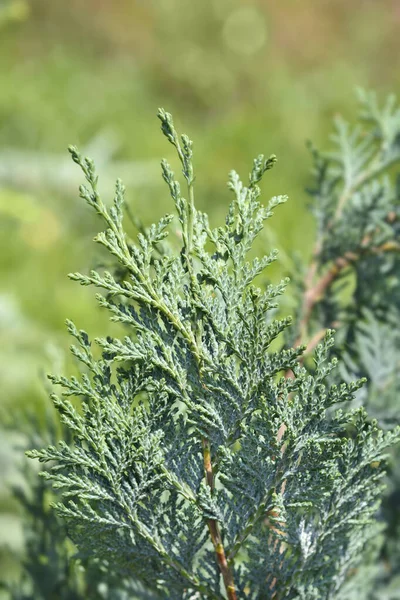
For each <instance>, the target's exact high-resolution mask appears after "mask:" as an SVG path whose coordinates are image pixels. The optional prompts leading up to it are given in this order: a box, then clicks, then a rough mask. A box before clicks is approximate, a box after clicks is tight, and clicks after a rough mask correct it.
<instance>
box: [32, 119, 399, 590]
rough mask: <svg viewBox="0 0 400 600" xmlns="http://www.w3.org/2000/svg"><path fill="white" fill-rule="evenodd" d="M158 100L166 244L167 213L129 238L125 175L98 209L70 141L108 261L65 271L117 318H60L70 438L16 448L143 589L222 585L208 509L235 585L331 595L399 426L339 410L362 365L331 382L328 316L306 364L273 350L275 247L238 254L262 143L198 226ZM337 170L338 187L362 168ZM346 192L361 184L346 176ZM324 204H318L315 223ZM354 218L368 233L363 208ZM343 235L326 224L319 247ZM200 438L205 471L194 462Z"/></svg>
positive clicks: (84, 164)
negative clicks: (91, 324) (110, 331)
mask: <svg viewBox="0 0 400 600" xmlns="http://www.w3.org/2000/svg"><path fill="white" fill-rule="evenodd" d="M159 117H160V120H161V124H162V131H163V133H164V134H165V136H166V137H167V139H168V140H169V141H170V142H171V143H172V144H173V145H174V146H175V148H176V150H177V153H178V157H179V159H180V162H181V166H182V172H183V177H184V180H185V182H186V187H187V194H186V193H185V197H184V196H183V195H182V192H181V188H180V185H179V183H178V182H177V181H176V179H175V176H174V173H173V172H172V170H171V167H170V166H169V164H168V163H167V162H166V161H163V162H162V175H163V177H164V179H165V181H166V183H167V185H168V187H169V190H170V193H171V196H172V198H173V201H174V204H175V210H176V214H177V217H178V221H179V224H180V239H181V247H180V248H175V246H174V244H169V243H168V240H167V239H166V238H167V236H168V233H169V230H170V225H171V222H172V219H173V217H172V216H171V215H167V216H165V217H163V218H161V219H160V221H159V222H158V223H157V224H155V225H153V226H152V227H150V228H149V229H148V230H144V231H140V232H139V233H138V235H137V240H136V241H133V240H131V239H130V238H129V237H128V236H127V234H126V232H125V229H124V225H123V201H124V188H123V186H122V184H121V182H119V181H118V182H117V186H116V193H115V199H114V203H113V205H112V206H111V207H110V208H107V206H106V205H105V204H104V203H103V201H102V199H101V198H100V196H99V193H98V188H97V183H98V178H97V174H96V171H95V167H94V164H93V162H92V161H91V160H89V159H87V158H83V157H82V156H81V155H80V154H79V152H78V151H77V150H76V148H71V155H72V158H73V160H74V161H75V162H76V163H77V164H78V165H79V166H80V167H81V168H82V171H83V173H84V175H85V177H86V180H87V186H82V187H81V188H80V194H81V196H82V198H84V199H85V200H86V202H87V203H88V204H89V206H91V207H92V208H94V210H95V211H96V212H97V213H98V214H99V216H100V217H101V219H102V221H103V224H104V226H105V231H103V232H102V233H99V234H98V236H97V237H96V241H97V242H99V243H100V244H101V245H102V246H104V247H105V248H106V249H107V250H108V252H110V253H111V254H112V255H113V257H114V259H116V261H117V262H118V265H119V269H118V270H116V271H115V272H114V273H110V272H97V271H92V272H90V273H89V274H88V275H81V274H79V273H74V274H72V275H71V278H72V279H73V280H75V281H78V282H79V283H80V284H82V285H85V286H86V285H93V286H95V287H96V288H98V289H99V290H101V291H102V294H101V295H100V294H98V295H97V299H98V301H99V303H100V305H101V306H102V307H103V308H105V309H106V310H108V311H109V312H110V315H111V319H112V320H113V321H116V322H117V323H122V324H123V325H124V326H125V328H126V335H125V336H122V337H115V338H106V339H104V338H99V339H96V340H95V344H92V342H91V341H90V340H89V338H88V336H87V334H86V333H85V332H84V331H80V330H78V329H77V328H76V327H75V325H74V324H72V323H71V322H68V328H69V331H70V333H71V335H72V336H73V337H74V338H75V342H74V344H75V345H74V346H72V352H73V354H74V355H75V356H76V357H77V359H78V360H79V362H80V363H81V373H80V375H79V377H71V378H69V379H67V378H65V377H62V376H52V377H51V379H52V381H53V383H54V384H56V385H57V386H60V387H61V389H62V393H61V394H60V395H59V396H55V395H54V396H53V402H54V405H55V407H56V408H57V410H58V411H59V413H60V415H61V419H62V421H63V423H64V425H65V427H66V429H67V430H68V431H69V432H70V434H72V441H70V442H68V443H67V442H66V441H61V442H60V443H58V444H57V445H50V446H48V447H47V448H45V449H42V450H33V451H31V452H30V453H29V455H30V456H31V457H34V458H38V459H39V460H40V461H43V462H49V463H50V465H49V469H48V471H46V472H45V473H44V476H45V477H46V479H48V480H50V481H51V482H52V484H53V486H54V487H55V488H56V489H58V490H60V493H61V499H60V501H59V502H57V504H56V508H57V512H58V514H59V515H60V516H61V517H63V518H64V519H65V520H66V522H67V527H68V531H69V533H70V535H71V537H72V539H73V540H74V541H75V543H76V544H77V546H78V548H79V550H80V553H81V555H83V556H85V555H86V556H92V557H96V559H98V560H99V561H107V564H108V565H110V571H111V572H114V573H119V574H120V575H121V576H124V577H125V578H128V580H129V579H130V580H131V581H133V582H139V583H140V584H141V585H142V586H143V587H144V589H145V590H147V592H146V593H149V594H150V597H152V598H171V599H179V598H182V599H187V600H189V599H194V598H213V599H217V598H225V597H226V594H227V592H226V591H225V590H224V585H223V581H222V576H221V573H220V571H219V568H218V565H217V561H216V557H215V551H214V547H213V544H212V543H211V539H210V535H209V525H210V523H214V524H215V523H217V524H218V527H219V529H220V531H221V536H222V541H223V545H224V551H225V555H226V559H227V562H228V567H229V569H230V571H231V573H232V576H233V579H234V582H235V586H236V593H237V597H238V598H247V599H249V600H250V599H251V600H256V599H258V600H264V599H266V598H277V599H295V598H296V599H300V598H301V599H307V600H308V599H310V598H324V599H325V598H326V599H334V598H340V597H341V589H342V586H343V584H344V583H345V582H346V580H347V579H348V577H349V575H350V574H351V573H352V572H353V571H354V569H355V568H356V567H357V566H358V565H359V564H360V563H361V562H362V560H363V555H364V551H367V550H368V548H369V540H371V538H373V536H375V535H376V531H377V527H378V528H379V525H377V522H376V520H375V518H376V512H377V510H378V508H379V503H380V498H381V495H382V477H383V475H384V473H385V460H386V453H387V449H388V447H390V446H391V445H392V444H393V443H394V442H395V441H396V440H397V439H398V438H399V432H398V431H395V432H391V431H383V430H382V429H380V427H379V426H378V424H377V422H376V421H371V420H370V419H369V418H368V416H367V414H366V412H365V410H364V409H363V408H354V409H351V410H350V409H348V403H349V402H350V401H352V400H353V398H354V395H355V393H356V392H357V390H359V388H360V386H361V385H362V383H363V381H362V380H359V381H357V382H356V383H351V382H350V383H340V384H338V385H336V384H332V383H330V381H331V379H332V377H333V375H332V371H333V370H334V369H335V367H336V359H333V360H330V359H328V355H329V354H330V352H331V348H332V345H333V335H332V332H331V331H330V330H328V331H327V332H326V335H325V338H324V341H323V342H322V343H321V344H320V345H319V346H318V347H317V349H316V351H315V356H314V362H315V367H314V369H313V370H312V372H310V370H309V369H306V368H305V367H303V366H301V364H300V363H299V358H300V357H301V355H302V352H303V350H304V348H303V347H302V346H299V347H297V348H287V349H281V350H272V349H271V343H272V342H273V341H274V340H275V339H276V338H277V336H279V334H280V333H282V332H283V331H284V330H285V329H286V328H287V327H288V325H289V324H290V319H288V318H283V319H281V320H277V319H276V318H275V316H274V315H275V314H276V307H277V302H278V298H279V296H280V295H281V294H282V293H283V291H284V289H285V286H286V283H287V282H286V281H282V282H281V283H279V284H277V285H272V284H271V285H269V286H268V287H266V288H265V289H260V288H259V287H257V286H256V285H255V283H254V280H255V278H256V277H257V276H258V275H260V274H262V273H263V272H264V269H265V268H266V267H267V266H268V265H269V264H270V263H271V262H272V261H274V260H275V257H276V255H275V252H271V253H269V254H267V255H266V256H264V257H262V258H252V255H251V254H250V253H251V249H252V247H253V243H254V240H255V239H256V237H257V236H258V234H259V233H260V232H261V230H262V228H263V225H264V222H265V221H266V220H267V219H269V218H270V217H271V215H272V211H273V209H274V208H275V207H276V206H278V205H279V204H280V203H282V202H283V201H284V200H285V198H284V197H276V198H273V199H272V200H271V201H270V202H269V203H268V205H267V207H264V206H263V205H262V204H261V203H260V201H259V196H260V188H259V187H258V184H259V183H260V181H261V178H262V176H263V174H264V173H265V171H267V170H268V169H270V168H271V167H272V166H273V164H274V162H275V158H274V157H270V158H268V159H264V157H262V156H259V157H258V158H257V159H256V160H255V161H254V165H253V169H252V171H251V173H250V177H249V182H248V184H247V185H243V183H242V182H241V181H240V179H239V176H238V175H237V174H236V173H235V172H232V173H231V174H230V177H229V188H230V189H231V191H232V194H233V201H232V203H231V205H230V206H229V209H228V213H227V217H226V221H225V224H224V225H223V226H221V227H218V228H216V229H211V227H210V225H209V222H208V219H207V216H206V215H205V214H202V213H200V212H199V211H198V210H197V209H196V208H195V204H194V173H193V163H192V153H193V150H192V142H191V141H190V140H189V138H187V136H181V137H179V136H178V134H177V133H176V130H175V128H174V125H173V122H172V118H171V116H170V115H169V114H168V113H166V112H165V111H162V110H161V111H160V113H159ZM350 151H351V148H350V149H349V152H350ZM357 152H358V151H357ZM359 155H360V158H359V162H360V165H361V164H364V163H363V160H364V158H363V154H362V153H359ZM366 156H367V157H368V159H369V155H366ZM365 160H366V159H365ZM321 168H322V167H321ZM345 168H346V169H347V168H348V167H345ZM360 168H361V167H360ZM346 172H347V171H346ZM346 177H347V179H346V181H345V185H346V186H347V187H345V189H346V190H347V189H350V188H349V187H348V186H349V185H351V183H349V182H351V181H353V179H354V178H357V177H360V175H359V171H357V170H356V167H354V169H353V171H350V170H349V172H348V175H347V176H346ZM371 185H373V183H371ZM385 189H386V188H385ZM346 193H348V192H346ZM390 193H391V192H390ZM388 194H389V192H388ZM320 196H321V198H322V197H323V193H322V192H320ZM368 198H369V196H368ZM357 202H358V203H359V204H360V206H361V205H362V206H364V203H365V202H367V203H368V199H366V198H364V195H363V194H362V193H360V195H359V198H358V200H357ZM323 208H324V211H325V212H327V209H326V210H325V208H326V207H323ZM329 210H330V209H329ZM340 210H342V208H341V209H340ZM343 210H345V208H343ZM360 210H361V209H360ZM376 214H377V215H378V216H377V218H379V219H380V221H379V222H381V220H382V219H381V216H380V212H379V210H378V209H377V211H376ZM333 216H334V215H333ZM331 218H332V214H330V213H329V211H328V215H327V216H324V217H322V216H321V218H320V230H321V231H322V229H323V228H324V227H325V226H326V223H327V221H326V219H328V221H329V220H330V219H331ZM349 222H350V220H349ZM355 230H357V231H358V232H359V235H361V236H364V235H365V234H366V233H367V232H368V231H369V225H368V223H366V224H365V225H362V226H361V225H360V226H359V227H358V229H357V227H356V226H355ZM354 235H356V234H354ZM333 240H336V242H335V243H337V244H338V245H339V246H340V248H339V249H335V247H334V243H333ZM352 244H353V241H352V238H350V237H348V236H342V235H341V231H340V228H338V229H337V230H335V234H334V235H332V239H331V241H330V242H329V244H328V243H327V245H326V249H325V250H326V252H330V253H333V252H336V251H338V252H343V251H346V252H347V251H348V250H352V249H353V245H352ZM98 349H100V352H99V350H98ZM290 372H292V373H293V377H289V376H287V374H288V373H290ZM285 375H286V376H285ZM71 397H72V398H75V397H76V398H79V399H80V405H79V406H77V404H76V402H72V401H71ZM205 440H206V441H207V443H208V444H209V446H210V449H211V462H212V467H213V471H214V477H215V486H210V485H209V483H208V482H207V479H206V478H205V474H204V463H203V461H204V456H203V451H204V441H205ZM137 597H139V594H137ZM143 597H145V596H143ZM231 597H232V596H231Z"/></svg>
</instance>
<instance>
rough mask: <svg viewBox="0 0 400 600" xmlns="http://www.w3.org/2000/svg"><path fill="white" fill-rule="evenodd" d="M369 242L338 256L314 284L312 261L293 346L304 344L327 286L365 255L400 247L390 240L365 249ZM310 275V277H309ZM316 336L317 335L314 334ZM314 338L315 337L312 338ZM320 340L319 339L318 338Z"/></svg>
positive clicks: (314, 269)
mask: <svg viewBox="0 0 400 600" xmlns="http://www.w3.org/2000/svg"><path fill="white" fill-rule="evenodd" d="M369 241H370V237H369V236H368V237H366V238H364V240H363V241H362V243H361V246H360V249H359V251H358V252H346V253H345V254H344V255H343V256H339V257H338V258H337V259H336V260H335V261H334V262H333V263H332V265H331V266H330V267H329V269H328V270H327V271H326V273H324V275H322V276H321V277H320V278H319V279H318V281H317V282H316V283H313V278H314V274H315V272H316V265H317V261H316V260H314V261H313V263H312V264H311V265H310V268H309V271H308V274H307V277H306V288H305V292H304V300H303V311H302V312H303V314H302V318H301V321H300V331H299V336H298V338H297V340H296V343H295V345H296V346H297V345H300V344H301V343H302V342H304V340H305V338H306V334H307V326H308V322H309V320H310V317H311V314H312V310H313V308H314V306H315V304H316V303H317V302H318V301H319V300H320V299H321V298H322V297H323V295H324V293H325V292H326V290H327V289H328V288H329V286H330V285H331V284H332V283H333V282H334V281H335V280H336V279H337V277H338V276H339V275H340V273H341V272H342V271H343V270H344V269H345V268H346V267H349V266H350V265H351V264H353V263H355V262H356V261H357V260H359V259H360V258H361V257H362V256H365V255H366V254H381V253H384V252H399V251H400V245H399V244H398V243H397V242H395V241H394V240H390V241H388V242H385V243H384V244H381V245H380V246H374V247H372V248H368V247H366V246H367V244H368V242H369ZM310 274H311V276H310ZM316 335H318V334H316ZM314 337H315V336H314ZM319 339H321V338H319ZM319 339H318V340H317V342H316V343H315V340H314V338H312V339H311V341H310V343H309V344H308V345H307V351H308V352H309V351H310V348H309V345H310V344H311V343H313V344H314V345H313V346H312V348H311V349H313V348H314V347H315V346H316V345H317V344H318V341H319Z"/></svg>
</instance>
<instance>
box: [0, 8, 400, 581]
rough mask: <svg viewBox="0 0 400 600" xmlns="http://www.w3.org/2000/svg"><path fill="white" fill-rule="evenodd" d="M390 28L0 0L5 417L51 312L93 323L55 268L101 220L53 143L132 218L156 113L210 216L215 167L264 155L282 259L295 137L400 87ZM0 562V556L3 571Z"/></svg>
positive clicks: (90, 308) (298, 210)
mask: <svg viewBox="0 0 400 600" xmlns="http://www.w3.org/2000/svg"><path fill="white" fill-rule="evenodd" d="M399 24H400V6H399V3H398V2H397V0H353V2H351V3H350V2H348V1H345V0H336V2H330V1H328V0H321V1H320V2H319V3H315V2H313V1H312V0H303V2H301V3H299V2H295V1H294V0H281V2H279V3H277V2H272V1H270V2H269V1H265V0H264V1H262V0H258V1H257V0H254V1H239V0H204V1H203V2H201V3H187V2H184V1H183V0H158V1H157V2H156V1H150V0H146V1H144V0H135V1H128V0H114V1H112V2H111V0H87V1H86V2H85V3H82V2H80V1H79V0H69V2H68V3H65V2H61V0H32V2H28V1H23V0H0V282H1V284H0V377H1V382H2V385H1V397H0V408H1V410H2V413H3V414H4V415H6V418H9V417H10V415H11V417H12V415H13V414H18V412H20V411H22V410H23V408H24V407H26V406H30V407H32V406H35V404H37V406H38V407H39V406H40V405H41V402H42V400H43V386H42V382H41V380H40V377H39V372H40V371H41V370H42V369H44V370H46V369H48V368H51V367H52V365H53V366H54V363H55V359H54V355H55V354H57V352H58V353H61V354H60V355H61V356H63V349H64V348H67V345H68V340H67V338H66V336H65V332H64V325H63V324H64V319H65V317H66V316H68V317H70V318H72V319H73V320H75V321H76V322H77V324H78V326H81V327H84V328H85V329H86V330H88V331H89V333H93V334H97V333H99V332H100V331H101V332H102V333H104V329H105V327H107V325H106V319H105V317H104V315H103V314H102V313H101V312H100V311H99V310H98V309H97V307H96V304H95V301H94V299H93V294H92V293H91V291H90V290H85V289H82V288H79V286H77V285H76V284H73V283H71V282H69V281H68V279H67V277H66V274H67V273H68V272H69V271H76V270H82V271H86V270H87V269H88V268H89V267H90V266H91V265H93V264H94V263H95V262H96V260H97V258H96V257H97V249H96V248H95V247H94V245H93V244H92V243H91V241H90V240H91V238H92V237H93V235H94V234H95V233H96V232H97V227H98V222H97V221H96V217H95V216H94V215H93V214H92V212H90V211H89V209H87V208H86V207H85V206H83V204H82V201H81V200H79V198H77V194H76V193H75V192H74V189H75V188H76V187H77V183H78V181H79V176H78V175H77V174H76V175H75V179H73V177H72V175H71V174H70V173H71V172H70V170H68V169H69V167H68V166H66V159H67V153H66V147H67V146H68V144H70V143H74V144H78V145H79V146H81V147H82V148H85V147H89V149H90V152H91V154H92V155H94V156H98V157H99V158H98V162H99V163H100V165H99V172H100V177H101V181H102V185H103V189H104V190H105V193H106V195H107V196H108V195H109V194H110V188H111V184H112V181H113V180H114V179H115V178H116V177H118V176H120V175H121V174H126V178H127V184H128V193H127V199H128V202H129V204H130V206H131V208H132V210H133V211H134V212H135V214H137V215H138V216H139V217H140V218H141V219H143V221H144V222H145V223H150V222H151V221H152V220H154V219H156V218H157V217H158V216H159V215H160V214H162V213H163V212H166V211H169V210H171V203H170V200H169V198H168V193H167V190H166V189H165V187H163V185H162V181H161V176H160V175H159V173H158V171H157V169H155V168H154V160H156V161H158V160H159V159H160V158H161V157H163V156H166V157H167V158H171V160H172V162H173V165H174V167H175V168H177V165H176V161H175V159H174V157H173V153H172V151H171V148H170V147H168V146H167V145H166V142H165V140H164V139H163V138H162V136H161V134H160V132H159V124H158V122H157V119H156V116H155V115H156V110H157V107H158V106H164V107H165V108H166V109H167V110H169V111H170V112H172V113H173V114H174V115H175V120H176V122H177V124H178V128H179V129H180V130H183V131H185V132H187V133H188V134H189V135H190V136H191V138H192V139H194V141H195V165H196V171H197V179H196V189H197V192H196V193H197V203H198V205H199V206H200V207H201V209H203V210H207V211H208V212H209V213H210V217H211V221H212V222H213V223H217V222H220V221H221V219H222V218H223V215H224V213H225V208H226V204H227V201H228V192H227V189H226V186H225V181H226V179H227V174H228V172H229V170H230V169H232V168H235V169H236V170H238V171H239V172H240V173H241V174H242V175H243V176H244V177H246V176H247V173H248V172H249V169H250V165H251V161H252V158H253V157H254V156H255V155H257V154H259V153H260V152H263V153H265V154H270V153H272V152H274V153H276V154H277V155H278V159H279V163H278V166H277V167H276V169H274V170H273V172H272V173H271V174H269V175H268V178H267V180H266V182H265V184H264V186H263V189H264V192H265V196H266V197H267V198H268V197H269V196H272V195H274V194H279V193H287V194H289V196H290V201H289V203H288V204H287V205H286V206H285V207H283V208H280V209H279V211H278V213H277V215H276V216H275V217H274V219H273V221H271V225H270V228H269V229H268V232H267V237H266V239H264V241H263V242H262V243H264V244H267V243H268V244H272V245H277V246H278V247H279V248H280V249H281V251H282V257H283V258H285V256H288V255H289V254H290V253H291V252H292V251H293V250H295V249H296V250H298V251H300V252H302V253H304V254H306V253H308V252H309V251H310V247H311V244H312V220H311V218H310V216H309V215H308V214H307V212H306V205H307V196H306V194H305V193H304V191H303V190H304V187H305V185H306V183H307V176H308V175H307V171H308V168H309V160H308V156H307V152H306V150H305V144H304V142H305V140H306V139H307V138H311V139H312V140H313V141H314V142H315V143H316V145H321V144H322V145H324V146H326V144H327V135H328V133H329V131H330V127H331V119H332V117H333V116H334V115H335V114H337V112H341V113H343V114H344V116H346V117H347V118H349V119H351V117H352V115H353V114H354V112H355V98H354V94H353V90H354V88H355V87H356V86H358V85H361V86H367V87H374V88H376V89H377V90H378V91H380V92H382V93H385V94H386V93H387V92H389V91H390V92H391V91H394V92H396V91H397V90H398V89H399V88H400V69H399V66H400V52H399V50H400V39H399V37H398V28H399ZM108 144H109V146H110V148H111V150H110V153H109V154H108V152H107V148H108ZM88 151H89V150H88ZM2 167H3V168H2ZM72 179H73V181H72ZM70 180H71V184H70ZM284 265H285V262H284V261H283V263H281V265H280V267H278V268H276V269H275V273H274V275H275V276H277V277H279V276H281V274H282V271H284V269H285V266H284ZM56 362H57V361H56ZM38 410H39V408H38ZM4 439H6V438H4ZM10 444H11V442H10V440H9V439H8V438H7V443H3V444H2V445H1V447H0V459H1V458H2V459H3V464H6V465H7V464H8V463H9V462H10V460H11V459H10V456H11V455H12V453H10V447H11V446H10ZM8 474H11V475H10V477H11V479H12V478H13V477H14V476H15V475H14V471H13V469H12V468H11V467H10V468H7V469H6V470H5V471H4V473H3V475H4V476H2V478H1V479H2V486H1V487H0V495H1V499H0V507H3V512H4V515H3V518H2V520H1V522H2V523H10V526H9V527H8V528H6V527H4V528H3V526H1V531H2V533H1V534H0V545H1V543H2V542H4V541H7V542H12V540H13V539H15V540H16V538H17V537H18V533H16V531H17V529H16V525H15V523H16V522H15V518H14V517H13V516H12V514H13V513H14V512H15V511H16V508H15V506H14V505H13V502H12V501H11V500H10V498H9V497H7V494H6V491H5V489H6V487H7V484H8V483H7V482H8V479H9V477H8ZM7 498H8V499H7ZM17 545H18V544H17ZM6 564H8V562H7V561H6V559H4V560H2V559H1V560H0V575H1V572H2V569H4V568H5V567H6Z"/></svg>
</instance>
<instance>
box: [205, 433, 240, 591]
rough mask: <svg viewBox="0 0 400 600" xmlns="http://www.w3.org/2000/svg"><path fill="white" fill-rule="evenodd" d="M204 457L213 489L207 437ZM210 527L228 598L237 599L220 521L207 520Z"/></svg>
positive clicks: (208, 482)
mask: <svg viewBox="0 0 400 600" xmlns="http://www.w3.org/2000/svg"><path fill="white" fill-rule="evenodd" d="M203 459H204V471H205V474H206V481H207V485H208V486H209V487H210V489H211V491H212V490H213V489H214V473H213V468H212V463H211V450H210V442H209V440H207V439H206V438H204V439H203ZM207 525H208V529H209V532H210V536H211V540H212V543H213V545H214V549H215V553H216V556H217V563H218V567H219V570H220V571H221V575H222V578H223V580H224V585H225V589H226V593H227V596H228V600H237V595H236V589H235V582H234V579H233V574H232V571H231V568H230V566H229V565H228V561H227V559H226V554H225V549H224V545H223V543H222V537H221V532H220V530H219V527H218V521H216V520H215V519H208V520H207Z"/></svg>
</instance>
